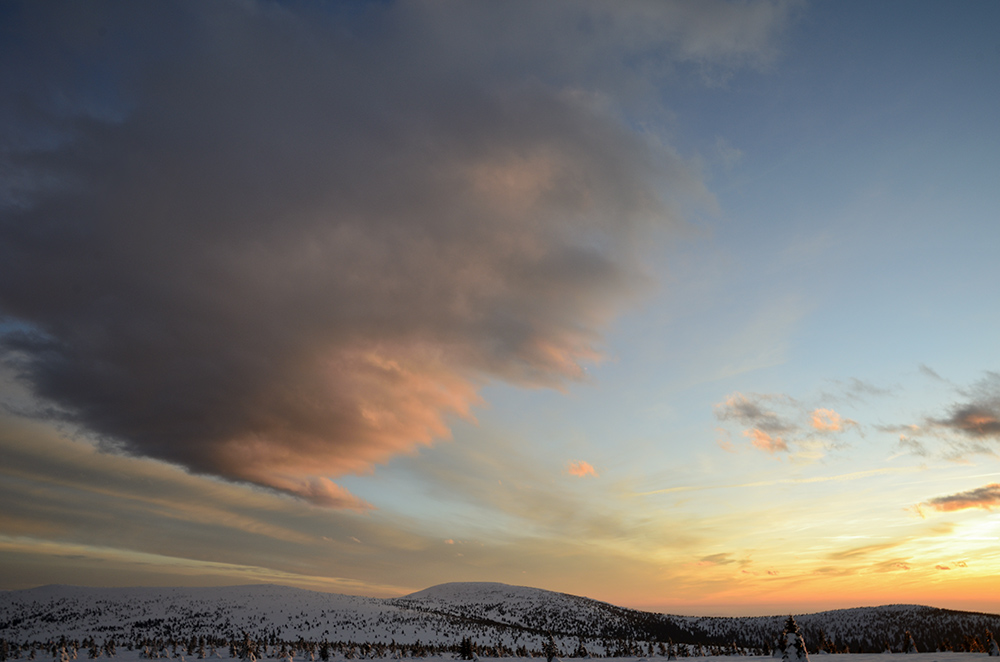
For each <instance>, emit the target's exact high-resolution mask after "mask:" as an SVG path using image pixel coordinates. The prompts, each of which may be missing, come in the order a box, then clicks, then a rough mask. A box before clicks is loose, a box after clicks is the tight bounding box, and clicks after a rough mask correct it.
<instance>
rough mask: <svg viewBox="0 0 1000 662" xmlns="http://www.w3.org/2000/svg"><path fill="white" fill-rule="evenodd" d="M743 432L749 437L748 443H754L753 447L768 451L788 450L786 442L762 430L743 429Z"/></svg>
mask: <svg viewBox="0 0 1000 662" xmlns="http://www.w3.org/2000/svg"><path fill="white" fill-rule="evenodd" d="M743 434H744V435H745V436H747V437H749V438H750V443H752V444H753V445H754V448H759V449H760V450H762V451H767V452H768V453H776V452H778V451H782V452H787V451H788V444H786V443H785V442H784V440H783V439H782V438H781V437H772V436H771V435H769V434H768V433H766V432H764V431H763V430H758V429H756V428H754V429H752V430H744V432H743Z"/></svg>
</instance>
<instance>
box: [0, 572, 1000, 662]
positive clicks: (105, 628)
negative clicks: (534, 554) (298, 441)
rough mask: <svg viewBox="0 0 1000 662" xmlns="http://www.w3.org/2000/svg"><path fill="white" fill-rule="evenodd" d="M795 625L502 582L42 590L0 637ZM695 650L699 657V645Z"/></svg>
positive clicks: (646, 642)
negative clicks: (391, 589) (378, 588)
mask: <svg viewBox="0 0 1000 662" xmlns="http://www.w3.org/2000/svg"><path fill="white" fill-rule="evenodd" d="M785 618H786V616H774V617H744V618H708V617H690V616H671V615H665V614H656V613H650V612H642V611H637V610H633V609H626V608H623V607H618V606H615V605H611V604H608V603H605V602H600V601H597V600H591V599H588V598H583V597H579V596H574V595H568V594H565V593H554V592H551V591H545V590H542V589H536V588H528V587H521V586H508V585H506V584H494V583H452V584H442V585H440V586H434V587H432V588H428V589H425V590H423V591H418V592H417V593H413V594H412V595H408V596H406V597H403V598H394V599H384V600H383V599H376V598H365V597H357V596H348V595H337V594H331V593H318V592H314V591H306V590H302V589H296V588H289V587H284V586H272V585H256V586H229V587H217V588H84V587H75V586H44V587H39V588H35V589H28V590H23V591H9V592H5V593H0V637H2V638H3V639H6V640H7V641H15V642H24V641H34V640H38V641H45V640H49V639H53V640H54V639H58V638H59V637H62V636H65V637H67V638H70V639H73V638H76V639H83V638H87V637H94V638H97V639H102V640H104V639H108V638H111V637H114V638H116V639H118V640H119V641H140V640H143V639H162V640H179V641H186V640H188V639H190V638H191V637H192V636H194V637H199V636H206V637H217V638H220V639H227V640H231V639H237V638H242V636H243V633H248V634H250V635H251V636H253V637H255V638H261V639H268V640H270V641H278V640H283V641H296V640H299V639H302V640H305V641H317V642H318V641H323V640H327V641H331V642H336V641H343V642H351V641H353V642H359V643H361V642H368V643H371V644H384V645H391V643H392V642H395V643H397V644H411V645H413V644H416V642H418V641H419V642H421V643H422V644H429V645H436V646H453V645H457V644H458V643H459V642H460V641H461V639H462V638H463V637H470V638H471V639H473V640H474V641H476V642H477V643H478V644H480V645H481V646H488V647H492V649H493V650H495V651H496V650H499V651H500V652H503V651H504V650H509V652H511V653H514V652H515V651H517V650H518V649H519V648H520V649H524V650H527V651H533V650H540V649H541V646H542V644H543V642H544V641H545V640H546V639H547V637H548V633H550V632H551V633H553V635H554V636H555V640H556V643H557V645H558V646H559V648H560V649H561V651H562V652H564V653H566V654H569V653H570V652H572V651H574V650H576V648H577V646H578V645H579V644H580V643H581V642H582V643H583V644H584V646H585V647H586V648H587V649H588V650H589V651H590V652H591V653H595V654H600V655H607V654H621V655H629V654H635V655H642V654H647V655H649V654H654V653H655V652H658V650H659V648H658V646H654V648H655V649H656V650H655V651H654V650H650V646H651V643H652V642H661V641H662V642H666V641H671V640H672V641H674V642H677V643H682V642H683V643H688V644H692V645H693V646H697V645H701V646H705V647H714V650H715V651H716V652H720V651H721V649H722V647H731V646H732V645H733V644H734V643H735V645H736V646H737V647H740V648H758V649H763V648H764V647H766V646H768V645H770V644H773V642H774V640H775V638H776V637H777V635H778V633H780V632H781V629H782V626H783V624H784V620H785ZM796 620H797V621H798V623H799V625H800V627H801V628H802V631H803V633H804V637H805V641H806V643H807V645H808V646H809V647H810V649H811V650H816V649H817V648H819V647H821V646H825V647H826V648H828V649H831V648H832V649H836V650H843V649H844V648H845V647H849V648H850V650H851V651H853V652H862V651H864V652H881V651H883V650H885V649H886V647H893V646H898V645H899V644H900V643H901V642H902V637H903V635H904V633H905V632H906V631H907V630H909V631H910V632H912V634H913V636H914V638H915V640H916V642H917V645H918V647H919V648H920V649H921V650H934V649H935V648H937V647H938V646H942V645H945V644H947V645H950V646H951V647H961V646H964V647H965V648H968V644H969V643H971V641H972V638H973V637H976V638H977V640H978V641H979V642H980V643H982V642H983V641H985V639H984V633H985V631H986V630H993V631H1000V616H996V615H989V614H975V613H969V612H954V611H947V610H941V609H934V608H931V607H919V606H912V605H892V606H888V607H864V608H858V609H846V610H837V611H829V612H821V613H817V614H806V615H801V616H796ZM692 650H696V648H692Z"/></svg>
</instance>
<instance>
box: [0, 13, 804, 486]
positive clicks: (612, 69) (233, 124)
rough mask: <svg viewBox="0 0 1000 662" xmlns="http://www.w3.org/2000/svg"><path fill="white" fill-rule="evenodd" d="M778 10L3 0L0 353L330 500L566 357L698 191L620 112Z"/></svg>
mask: <svg viewBox="0 0 1000 662" xmlns="http://www.w3.org/2000/svg"><path fill="white" fill-rule="evenodd" d="M789 6H790V5H789V4H788V3H777V2H775V3H758V4H755V5H747V4H744V3H728V2H705V3H697V4H692V3H687V2H663V3H647V2H634V3H616V4H614V5H610V4H607V3H602V2H581V3H568V2H566V3H564V2H547V3H534V2H531V3H520V2H513V3H490V4H481V3H475V4H472V3H464V2H428V3H424V2H400V3H388V4H386V3H373V4H370V5H367V4H344V5H330V6H324V7H314V6H305V5H303V6H300V5H295V4H293V5H278V4H272V3H257V2H217V3H196V2H190V3H187V2H178V3H127V2H122V3H95V4H88V5H86V6H85V7H84V6H81V5H73V4H69V3H66V4H49V3H28V2H25V3H20V4H18V3H7V4H6V5H5V7H4V8H3V10H2V11H3V12H4V13H5V16H4V21H3V24H4V26H5V27H4V30H5V32H4V38H3V39H0V43H2V44H3V45H2V46H0V86H2V87H3V89H4V90H5V93H4V95H3V96H4V99H5V100H4V101H3V102H0V117H2V118H3V121H2V122H0V126H2V127H3V128H2V129H0V141H2V143H0V174H2V175H3V176H2V177H0V181H3V186H2V188H0V315H2V320H0V325H2V326H0V343H2V351H3V357H4V360H5V361H6V363H7V364H8V365H9V366H12V367H13V369H14V370H15V371H16V372H17V374H18V375H19V378H20V379H21V380H22V382H23V383H24V384H26V385H27V386H28V387H29V388H30V390H31V392H32V393H33V394H34V395H35V397H37V398H38V400H39V403H40V411H43V412H44V413H45V415H47V416H50V417H58V418H61V419H63V420H67V421H71V422H73V423H75V424H78V425H80V426H81V427H82V428H83V429H84V430H86V431H88V432H90V433H92V434H94V435H96V436H97V437H99V438H101V439H103V440H104V441H105V442H106V443H107V444H108V445H109V446H113V447H115V448H118V449H120V450H122V451H125V452H129V453H134V454H138V455H143V456H151V457H156V458H161V459H164V460H168V461H171V462H175V463H179V464H181V465H183V466H185V467H187V468H189V469H191V470H193V471H196V472H203V473H209V474H214V475H219V476H223V477H226V478H230V479H236V480H244V481H250V482H253V483H257V484H260V485H264V486H268V487H271V488H274V489H278V490H281V491H285V492H289V493H292V494H296V495H298V496H301V497H303V498H306V499H308V500H310V501H313V502H315V503H319V504H323V505H331V506H358V504H357V502H356V500H354V499H353V498H352V497H351V496H350V495H349V494H347V493H346V492H344V491H343V490H342V489H340V488H339V487H338V486H337V485H335V484H334V483H332V482H330V481H329V480H328V479H327V476H336V475H340V474H344V473H347V472H363V471H366V470H368V469H369V468H370V466H371V464H372V463H373V462H379V461H382V460H385V459H387V458H388V457H390V456H392V455H393V454H396V453H399V452H406V451H408V450H411V449H412V448H413V447H414V446H415V445H419V444H426V443H430V442H431V441H432V440H434V439H436V438H441V437H445V436H447V435H448V417H449V416H453V415H459V416H465V415H469V408H470V407H471V406H472V405H473V404H475V403H476V401H477V397H478V396H477V390H478V386H479V385H480V384H482V383H483V382H484V381H486V380H490V379H499V380H505V381H507V382H510V383H514V384H519V385H527V386H557V385H559V384H562V383H565V382H566V381H567V380H573V379H578V378H580V377H581V376H582V374H583V372H582V370H583V369H582V365H583V364H584V363H585V362H587V361H590V360H593V359H594V358H595V357H597V356H598V355H599V344H600V331H601V329H602V327H603V325H604V324H605V323H606V322H607V321H608V320H609V319H610V318H611V317H612V316H613V315H614V314H616V313H617V312H618V311H619V310H621V308H622V307H623V306H625V305H628V303H629V302H630V301H632V300H633V298H634V297H635V295H636V294H637V293H638V292H640V291H641V290H642V288H643V287H644V286H645V285H646V279H645V276H644V274H643V271H642V269H641V267H640V266H639V265H640V253H639V250H638V249H639V247H640V246H641V245H642V243H643V242H644V241H645V240H646V239H647V238H648V236H649V233H650V231H652V230H654V229H656V228H663V227H671V226H676V225H678V224H679V223H680V222H681V221H680V219H679V217H678V214H677V212H676V211H675V208H676V205H675V203H676V202H681V203H683V204H688V203H690V202H692V201H696V200H703V199H705V198H706V193H705V190H704V187H703V186H702V184H701V182H700V179H699V177H698V176H697V174H696V173H695V172H694V171H693V170H692V169H691V168H689V167H688V166H687V165H686V164H685V162H684V161H683V160H682V159H680V158H679V157H678V156H677V155H676V154H675V153H674V152H672V151H671V150H670V149H669V148H668V147H664V146H663V145H662V144H660V143H659V142H658V141H656V140H648V139H647V136H645V135H643V134H642V133H640V132H637V131H636V129H635V127H636V126H638V125H639V124H640V123H639V119H640V116H641V115H642V114H643V113H648V111H649V109H651V108H655V107H656V105H657V102H658V97H657V95H659V94H660V93H661V92H662V88H661V87H659V86H660V85H662V84H665V83H666V82H667V81H668V80H669V78H670V77H671V76H676V75H679V74H678V71H681V72H683V71H685V70H691V71H695V72H696V73H700V74H702V75H714V74H713V73H712V72H715V73H716V74H718V75H725V72H727V71H729V70H731V69H732V68H734V67H737V66H741V65H745V64H752V65H755V64H761V63H764V62H766V61H767V60H768V58H770V57H772V56H773V54H774V45H773V44H774V37H775V34H776V33H777V31H779V30H780V29H781V27H782V25H783V23H784V22H785V21H786V20H787V17H788V14H789ZM706 72H707V73H706Z"/></svg>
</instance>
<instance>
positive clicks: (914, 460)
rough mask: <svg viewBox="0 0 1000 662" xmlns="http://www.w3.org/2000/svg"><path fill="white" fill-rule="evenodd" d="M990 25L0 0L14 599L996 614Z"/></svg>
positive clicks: (575, 4) (999, 384)
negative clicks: (332, 598) (182, 595)
mask: <svg viewBox="0 0 1000 662" xmlns="http://www.w3.org/2000/svg"><path fill="white" fill-rule="evenodd" d="M998 23H1000V5H998V4H997V3H995V2H992V1H991V0H965V1H963V2H961V3H943V2H922V1H915V0H906V1H901V0H900V1H894V0H887V1H884V2H879V3H871V2H867V1H855V0H846V1H836V2H834V1H832V0H814V1H805V2H803V1H794V0H788V1H785V0H770V1H768V0H762V1H759V2H736V1H732V2H730V1H723V0H703V1H698V2H694V1H690V0H688V1H673V0H663V1H660V2H652V1H646V2H643V1H638V0H636V1H631V0H626V1H623V2H615V3H608V2H603V1H600V0H573V1H570V0H550V1H547V2H544V3H543V2H527V1H520V0H514V1H513V2H463V1H459V0H387V1H378V2H375V1H372V2H328V3H300V2H272V1H263V0H222V1H220V2H215V3H198V2H151V3H131V2H124V1H123V2H95V3H86V4H81V3H69V2H62V3H54V2H16V1H7V2H3V3H0V89H2V90H3V94H0V173H2V176H0V495H2V496H0V498H2V503H3V508H2V509H0V589H19V588H27V587H32V586H38V585H44V584H52V583H66V584H80V585H95V586H112V585H113V586H129V585H141V586H167V585H184V586H195V585H199V586H201V585H223V584H246V583H261V582H269V583H278V584H285V585H291V586H299V587H304V588H311V589H316V590H322V591H331V592H340V593H350V594H359V595H371V596H378V597H390V596H398V595H404V594H407V593H410V592H413V591H417V590H420V589H423V588H426V587H428V586H432V585H435V584H439V583H444V582H451V581H496V582H504V583H508V584H516V585H525V586H534V587H538V588H544V589H549V590H555V591H562V592H567V593H572V594H575V595H584V596H588V597H592V598H596V599H600V600H605V601H609V602H613V603H615V604H619V605H624V606H630V607H637V608H642V609H651V610H657V611H666V612H670V613H679V614H719V615H723V614H725V615H752V614H771V613H779V614H780V613H789V612H795V613H803V612H810V611H818V610H823V609H834V608H842V607H855V606H864V605H880V604H892V603H916V604H926V605H932V606H938V607H947V608H954V609H968V610H975V611H988V612H1000V598H998V597H997V596H1000V510H998V509H1000V462H998V452H1000V345H998V341H997V339H998V338H1000V333H998V331H1000V288H998V283H1000V260H998V259H997V248H998V247H1000V123H998V122H997V120H996V118H997V113H998V110H997V109H998V107H1000V37H998V36H997V32H996V29H995V28H996V25H997V24H998Z"/></svg>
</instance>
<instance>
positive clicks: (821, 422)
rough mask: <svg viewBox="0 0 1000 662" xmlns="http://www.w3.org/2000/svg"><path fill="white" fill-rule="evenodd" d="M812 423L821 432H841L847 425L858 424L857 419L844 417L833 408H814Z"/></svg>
mask: <svg viewBox="0 0 1000 662" xmlns="http://www.w3.org/2000/svg"><path fill="white" fill-rule="evenodd" d="M810 424H811V425H812V427H813V429H814V430H819V431H820V432H841V431H842V430H844V428H846V427H851V426H856V425H857V421H852V420H851V419H849V418H843V417H842V416H841V415H840V414H838V413H837V412H835V411H834V410H832V409H814V410H813V413H812V419H811V421H810Z"/></svg>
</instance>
